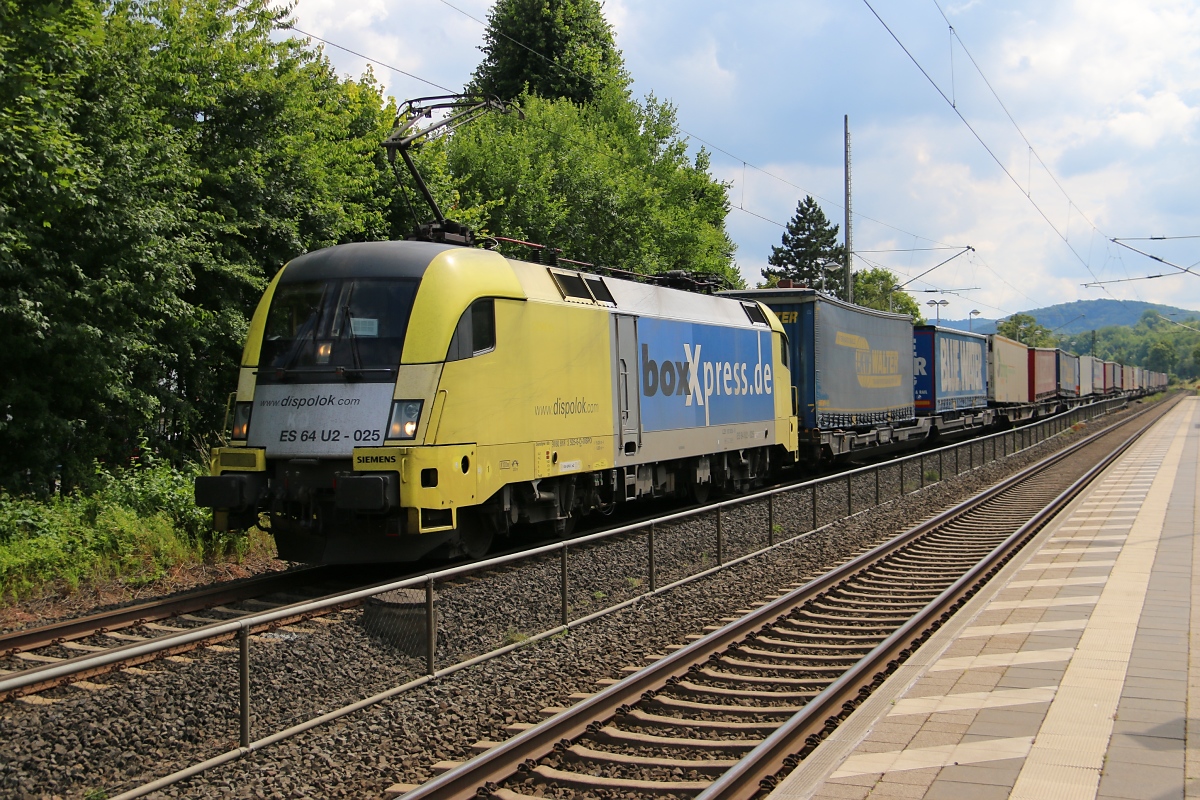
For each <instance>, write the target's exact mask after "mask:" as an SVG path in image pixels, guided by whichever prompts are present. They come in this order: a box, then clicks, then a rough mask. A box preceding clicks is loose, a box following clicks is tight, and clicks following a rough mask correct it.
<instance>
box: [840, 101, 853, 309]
mask: <svg viewBox="0 0 1200 800" xmlns="http://www.w3.org/2000/svg"><path fill="white" fill-rule="evenodd" d="M842 122H843V125H844V128H845V131H846V302H847V303H853V302H854V237H853V236H852V235H851V232H850V215H851V211H850V115H849V114H846V115H845V116H843V118H842Z"/></svg>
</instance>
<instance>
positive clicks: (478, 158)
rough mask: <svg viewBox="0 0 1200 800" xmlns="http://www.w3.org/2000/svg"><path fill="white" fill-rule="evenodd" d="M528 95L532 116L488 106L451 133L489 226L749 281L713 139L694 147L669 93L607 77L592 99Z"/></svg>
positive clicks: (639, 266) (580, 255)
mask: <svg viewBox="0 0 1200 800" xmlns="http://www.w3.org/2000/svg"><path fill="white" fill-rule="evenodd" d="M521 105H522V108H523V110H524V114H525V119H524V120H520V119H518V118H517V117H516V115H490V116H487V117H484V118H481V119H480V120H478V121H477V122H476V123H473V124H472V125H471V126H469V127H465V128H462V129H460V130H459V131H457V132H456V133H455V134H454V136H453V137H452V139H451V141H450V144H449V151H450V152H449V165H450V171H451V173H452V174H453V176H454V179H455V182H456V183H457V187H458V191H459V193H460V198H461V199H460V204H461V207H462V208H463V209H464V210H465V213H467V214H471V213H476V212H478V211H480V210H481V211H482V221H481V225H480V232H481V233H484V234H487V233H491V234H503V235H504V236H509V237H513V238H519V239H526V240H530V241H534V242H539V243H542V244H548V245H552V246H556V247H560V248H562V249H563V251H564V255H565V256H566V257H568V258H574V259H578V260H583V261H589V262H593V263H596V264H600V265H603V266H607V267H617V268H620V269H625V270H629V271H632V272H639V273H663V272H667V271H672V270H683V271H685V272H689V273H699V274H713V275H717V276H719V277H720V278H721V279H722V280H723V282H725V283H726V284H727V285H730V286H737V285H740V278H739V275H738V273H737V271H736V269H735V268H734V266H733V251H734V245H733V242H732V241H731V240H730V238H729V236H728V234H727V233H726V232H725V216H726V214H727V213H728V210H729V202H728V199H727V195H726V193H727V190H728V187H727V185H726V184H724V183H722V182H721V181H718V180H715V179H714V178H713V177H712V176H711V175H710V174H709V160H708V154H707V153H706V152H705V151H704V150H701V151H700V152H699V153H698V154H697V155H696V156H695V157H694V158H689V156H688V152H687V143H686V142H685V141H684V140H683V139H682V137H681V136H680V134H679V127H678V124H677V122H676V120H675V109H674V108H673V107H672V106H671V105H670V104H668V103H664V102H660V101H659V100H657V99H656V98H654V97H653V96H650V97H648V98H647V99H646V101H645V102H644V103H640V104H639V103H635V102H632V101H630V99H629V98H628V96H627V94H626V92H625V91H624V89H622V88H620V87H618V86H615V85H609V86H607V87H606V88H605V89H604V90H603V91H602V92H601V93H600V94H599V96H598V97H596V98H595V100H594V101H593V102H591V103H587V104H584V105H577V104H575V103H573V102H571V101H569V100H566V99H544V98H540V97H536V96H533V95H529V94H527V95H525V96H523V97H522V98H521ZM460 216H461V215H460ZM512 253H513V254H514V255H517V256H519V257H528V255H529V251H527V250H514V251H512Z"/></svg>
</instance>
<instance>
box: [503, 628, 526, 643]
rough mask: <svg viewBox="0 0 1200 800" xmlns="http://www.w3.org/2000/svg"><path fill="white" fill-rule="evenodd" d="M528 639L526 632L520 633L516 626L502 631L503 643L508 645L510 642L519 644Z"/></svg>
mask: <svg viewBox="0 0 1200 800" xmlns="http://www.w3.org/2000/svg"><path fill="white" fill-rule="evenodd" d="M528 639H529V634H528V633H522V632H521V631H519V630H517V629H516V628H509V629H508V630H507V631H505V632H504V640H503V641H504V645H505V646H508V645H510V644H520V643H521V642H524V641H527V640H528Z"/></svg>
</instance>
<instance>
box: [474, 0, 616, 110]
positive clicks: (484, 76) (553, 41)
mask: <svg viewBox="0 0 1200 800" xmlns="http://www.w3.org/2000/svg"><path fill="white" fill-rule="evenodd" d="M480 50H482V51H483V54H484V58H483V63H481V64H480V65H479V67H478V68H477V69H476V70H475V75H474V78H473V80H472V85H471V87H470V88H471V89H473V90H475V91H477V92H481V93H483V94H485V95H488V96H496V97H499V98H501V99H504V100H514V99H516V98H517V97H519V96H520V95H521V94H522V93H523V92H524V91H525V89H526V87H528V89H529V91H530V92H532V93H533V94H535V95H537V96H538V97H543V98H546V99H550V100H553V99H556V98H559V97H562V98H566V99H567V100H570V101H571V102H572V103H577V104H578V103H588V102H591V101H592V100H594V99H595V98H596V97H598V96H599V95H600V93H601V92H602V91H603V90H604V89H605V88H606V87H608V86H614V85H615V86H618V87H619V88H621V89H624V88H625V87H626V86H628V84H629V77H628V75H627V74H626V73H625V68H624V64H623V61H622V59H621V53H620V51H618V50H617V48H616V43H615V42H614V41H613V34H612V28H611V27H610V26H609V24H608V21H607V20H606V19H605V18H604V13H603V11H602V9H601V5H600V3H599V2H597V0H497V2H496V4H495V5H494V6H493V7H492V10H491V12H490V13H489V14H488V25H487V30H486V32H485V33H484V43H483V46H482V47H481V48H480Z"/></svg>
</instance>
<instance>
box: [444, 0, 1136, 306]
mask: <svg viewBox="0 0 1200 800" xmlns="http://www.w3.org/2000/svg"><path fill="white" fill-rule="evenodd" d="M443 1H444V0H443ZM863 4H864V5H866V7H867V9H868V10H870V12H871V14H872V15H874V17H875V19H877V20H878V21H879V24H880V25H882V26H883V28H884V30H886V31H887V32H888V35H889V36H891V37H892V39H893V40H894V41H895V42H896V44H898V45H899V46H900V49H901V50H903V51H904V54H905V55H906V56H908V59H909V60H910V61H912V63H913V64H914V65H915V66H916V68H917V69H918V70H920V72H921V74H922V75H923V76H925V80H927V81H929V85H930V86H932V87H933V88H934V90H935V91H936V92H937V93H938V94H939V95H940V96H941V98H942V99H943V100H945V101H946V104H947V105H949V106H950V108H951V110H952V111H954V113H955V115H956V116H957V117H958V118H959V119H960V120H961V121H962V123H963V125H965V126H966V127H967V130H969V131H970V132H971V135H972V136H974V137H975V140H976V141H978V142H979V144H980V145H981V146H982V147H983V149H984V150H985V151H987V154H988V155H989V156H991V158H992V160H993V161H995V162H996V166H998V167H1000V169H1001V171H1003V172H1004V174H1005V175H1007V176H1008V179H1009V180H1010V181H1012V184H1013V186H1016V187H1017V189H1018V190H1019V191H1020V192H1021V194H1023V195H1025V199H1026V200H1028V201H1029V203H1030V204H1031V205H1032V206H1033V207H1034V209H1036V210H1037V212H1038V214H1040V215H1041V217H1042V219H1044V220H1045V221H1046V224H1047V225H1049V226H1050V229H1051V230H1053V231H1054V233H1055V234H1056V235H1057V236H1058V238H1059V239H1062V241H1063V244H1065V245H1066V246H1067V249H1068V250H1070V251H1071V253H1072V254H1073V255H1074V256H1075V258H1076V259H1077V260H1078V261H1079V263H1080V264H1082V265H1083V267H1084V269H1086V270H1087V271H1088V274H1089V275H1091V276H1092V278H1093V280H1095V281H1098V280H1099V277H1098V276H1097V275H1096V273H1095V271H1094V270H1093V269H1092V267H1091V265H1090V264H1088V263H1087V261H1085V260H1084V258H1083V256H1081V255H1080V254H1079V251H1078V250H1076V249H1075V247H1074V245H1072V244H1071V242H1070V240H1069V239H1068V238H1067V237H1066V236H1065V235H1064V234H1063V232H1062V231H1060V230H1059V229H1058V226H1057V225H1055V224H1054V222H1053V221H1052V220H1051V219H1050V217H1049V215H1047V214H1046V212H1045V211H1044V210H1043V209H1042V207H1041V206H1040V205H1038V203H1037V201H1036V200H1034V199H1033V196H1032V195H1031V194H1030V193H1028V192H1026V191H1025V190H1024V189H1022V188H1021V184H1020V182H1019V181H1018V180H1017V178H1016V176H1015V175H1013V174H1012V172H1011V171H1010V170H1009V169H1008V167H1006V166H1005V165H1004V162H1003V161H1001V160H1000V158H999V157H998V156H997V155H996V153H995V152H994V151H993V150H992V148H991V146H989V145H988V143H987V142H986V141H984V139H983V137H982V136H981V135H980V134H979V132H978V131H976V130H975V127H974V126H973V125H972V124H971V123H970V122H969V121H968V120H967V118H966V117H965V116H963V114H962V112H961V111H959V110H958V108H956V107H955V105H954V103H953V101H951V99H950V98H949V97H947V96H946V93H945V92H944V91H942V88H941V87H940V86H938V85H937V81H935V80H934V79H933V77H932V76H931V75H930V74H929V73H928V72H927V71H926V70H925V67H923V66H921V62H920V61H918V60H917V58H916V57H915V56H914V55H913V54H912V52H911V51H910V50H909V49H908V47H906V46H905V44H904V42H902V41H901V40H900V37H899V36H897V35H896V33H895V31H893V30H892V29H891V27H890V26H889V25H888V24H887V23H886V22H884V20H883V17H881V16H879V12H878V11H876V10H875V7H874V6H872V5H871V3H870V0H863ZM1067 199H1068V201H1070V196H1069V195H1068V196H1067ZM1070 205H1074V202H1073V201H1070ZM1093 227H1094V226H1093ZM1101 288H1104V287H1103V286H1102V287H1101ZM1104 291H1105V293H1106V294H1108V295H1109V297H1112V298H1113V299H1114V300H1118V298H1117V297H1115V296H1113V294H1112V293H1111V292H1109V291H1108V289H1107V288H1104ZM1118 302H1119V300H1118Z"/></svg>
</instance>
